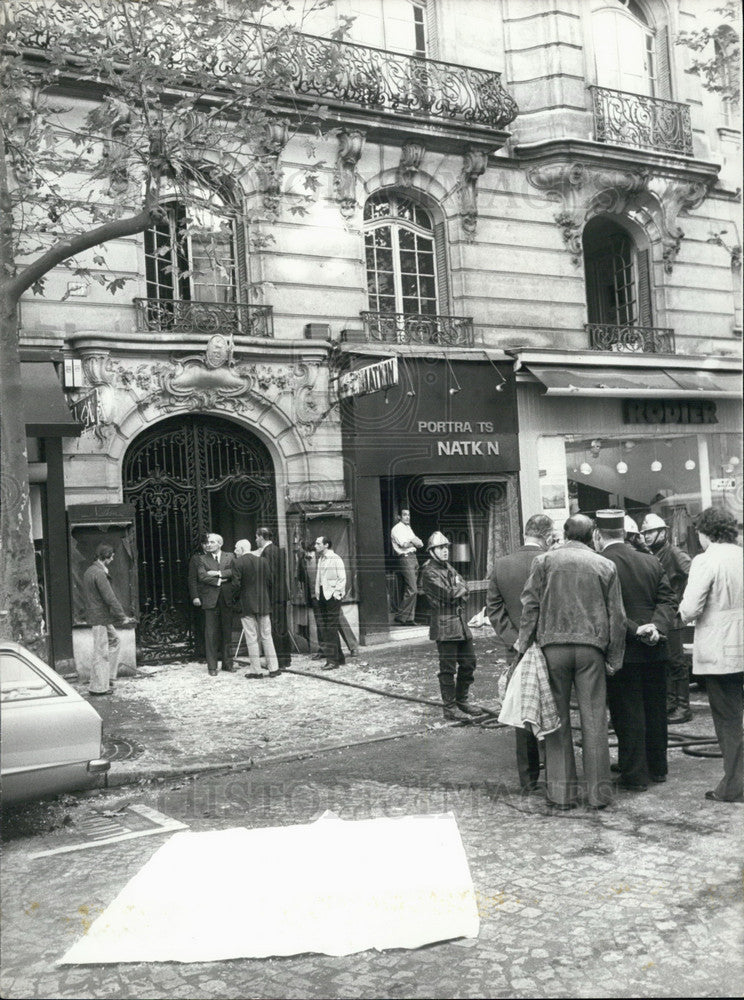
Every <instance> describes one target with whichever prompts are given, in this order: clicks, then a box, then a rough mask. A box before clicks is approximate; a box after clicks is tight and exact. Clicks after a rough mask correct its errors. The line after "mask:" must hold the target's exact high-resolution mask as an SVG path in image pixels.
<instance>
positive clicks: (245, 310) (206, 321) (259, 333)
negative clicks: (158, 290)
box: [134, 299, 274, 337]
mask: <svg viewBox="0 0 744 1000" xmlns="http://www.w3.org/2000/svg"><path fill="white" fill-rule="evenodd" d="M134 306H135V309H136V312H137V328H138V329H139V330H172V331H173V332H177V333H205V334H210V335H211V334H214V333H221V334H223V335H224V336H231V335H240V336H243V337H273V336H274V323H273V312H272V308H271V306H257V305H249V304H248V303H246V302H193V301H191V300H188V299H135V300H134Z"/></svg>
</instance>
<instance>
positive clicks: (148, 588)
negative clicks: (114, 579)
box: [123, 415, 276, 662]
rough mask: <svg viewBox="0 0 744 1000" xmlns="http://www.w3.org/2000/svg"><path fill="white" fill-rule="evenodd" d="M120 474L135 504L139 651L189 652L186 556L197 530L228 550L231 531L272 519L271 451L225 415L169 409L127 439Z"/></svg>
mask: <svg viewBox="0 0 744 1000" xmlns="http://www.w3.org/2000/svg"><path fill="white" fill-rule="evenodd" d="M123 481H124V483H123V485H124V500H125V501H127V502H128V503H133V504H134V505H135V507H136V510H137V513H136V526H137V551H138V560H139V598H140V621H139V626H138V629H137V651H138V659H143V660H147V661H148V662H158V661H160V662H165V661H167V660H180V659H187V658H190V657H193V655H194V653H195V651H196V649H195V638H196V621H195V610H194V608H193V606H192V604H191V600H190V598H189V592H188V569H189V561H190V559H191V556H192V555H193V554H194V553H195V552H197V551H198V540H199V536H200V535H201V534H202V533H203V532H204V531H216V532H218V533H219V534H221V535H222V536H223V538H224V540H225V548H226V549H227V550H231V549H232V547H233V545H234V544H235V541H236V540H237V539H238V538H249V539H252V538H253V536H254V534H255V530H256V528H257V527H258V526H259V525H260V524H268V525H276V491H275V479H274V471H273V464H272V461H271V456H270V455H269V452H268V450H267V448H266V446H265V445H264V444H263V443H262V442H261V441H259V440H258V439H257V438H255V437H253V436H252V435H250V434H249V433H247V432H246V431H242V430H241V429H240V428H239V427H237V426H236V425H235V424H232V423H230V422H229V421H227V420H221V419H219V418H217V417H207V416H201V415H193V416H183V417H175V418H172V419H169V420H166V421H164V422H163V423H160V424H158V425H157V427H154V428H153V429H152V430H151V431H147V432H145V433H144V434H142V435H141V436H140V437H138V438H137V440H136V441H135V442H134V443H133V444H132V445H131V447H130V448H129V450H128V452H127V454H126V457H125V459H124V470H123Z"/></svg>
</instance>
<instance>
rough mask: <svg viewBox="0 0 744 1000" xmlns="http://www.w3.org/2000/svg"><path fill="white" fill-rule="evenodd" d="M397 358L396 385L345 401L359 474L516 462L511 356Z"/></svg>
mask: <svg viewBox="0 0 744 1000" xmlns="http://www.w3.org/2000/svg"><path fill="white" fill-rule="evenodd" d="M397 360H398V384H397V385H394V386H390V387H388V388H387V389H386V391H384V392H375V393H374V394H371V395H364V396H356V397H355V398H354V399H353V400H350V401H348V402H347V403H345V407H346V410H345V412H344V414H343V416H342V420H343V428H344V450H345V453H346V456H347V458H350V459H351V460H352V461H353V467H354V469H355V472H356V474H357V475H368V476H407V475H417V474H421V473H432V472H438V473H445V474H456V473H479V474H489V473H494V472H513V471H516V470H517V469H518V468H519V450H518V446H517V413H516V393H515V386H514V379H513V374H512V368H511V365H510V364H506V363H505V364H503V365H497V364H495V363H493V362H491V361H487V360H485V359H484V360H478V361H460V360H458V361H449V360H447V361H445V359H444V358H441V357H440V358H411V357H405V358H404V357H400V356H399V357H398V359H397Z"/></svg>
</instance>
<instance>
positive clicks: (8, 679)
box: [0, 653, 63, 702]
mask: <svg viewBox="0 0 744 1000" xmlns="http://www.w3.org/2000/svg"><path fill="white" fill-rule="evenodd" d="M60 697H63V694H62V692H61V691H59V690H58V689H57V688H56V687H54V685H53V684H51V683H50V682H49V681H48V680H47V679H46V678H45V677H42V676H41V674H39V673H37V672H36V670H34V668H33V667H32V666H31V664H30V663H26V661H25V660H22V659H21V658H20V657H18V656H15V655H14V654H13V653H2V654H0V701H3V702H7V701H27V700H29V699H31V698H60Z"/></svg>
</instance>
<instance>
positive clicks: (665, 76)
mask: <svg viewBox="0 0 744 1000" xmlns="http://www.w3.org/2000/svg"><path fill="white" fill-rule="evenodd" d="M656 96H657V97H662V98H664V99H665V100H671V99H672V96H673V94H672V65H671V60H670V57H669V27H668V25H666V24H665V25H663V26H662V27H661V28H659V30H658V31H657V32H656Z"/></svg>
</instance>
